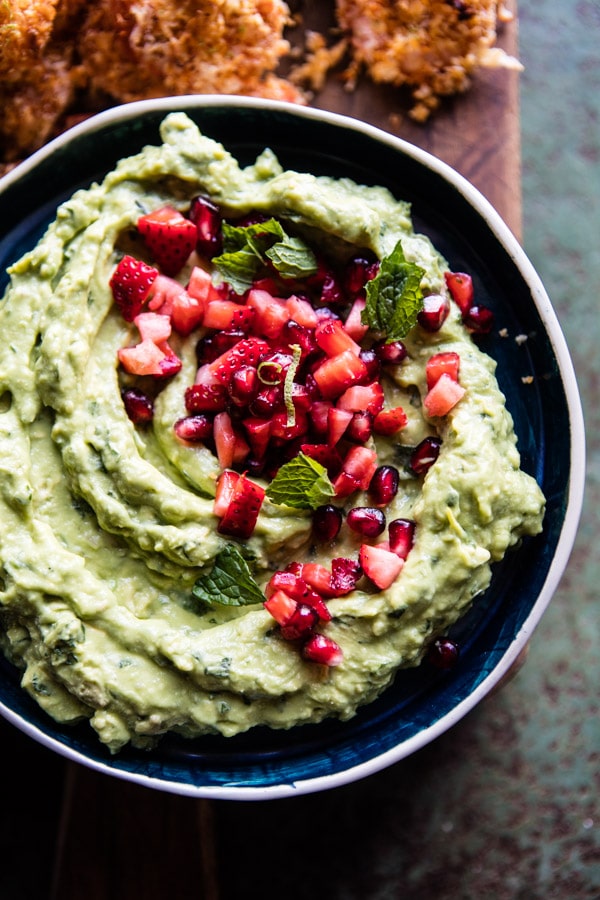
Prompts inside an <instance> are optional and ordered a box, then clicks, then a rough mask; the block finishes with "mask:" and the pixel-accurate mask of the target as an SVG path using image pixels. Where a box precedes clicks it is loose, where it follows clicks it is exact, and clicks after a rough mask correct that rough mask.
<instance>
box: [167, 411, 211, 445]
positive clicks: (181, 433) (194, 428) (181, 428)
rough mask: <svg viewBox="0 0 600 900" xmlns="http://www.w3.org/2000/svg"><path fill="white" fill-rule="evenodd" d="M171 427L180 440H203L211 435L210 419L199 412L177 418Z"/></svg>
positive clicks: (193, 441) (192, 441) (191, 441)
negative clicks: (195, 414)
mask: <svg viewBox="0 0 600 900" xmlns="http://www.w3.org/2000/svg"><path fill="white" fill-rule="evenodd" d="M173 427H174V429H175V434H176V435H177V437H178V438H179V439H180V440H182V441H188V442H190V443H196V442H197V441H205V440H206V439H207V438H209V437H212V434H213V422H212V419H209V417H208V416H204V415H201V414H200V415H197V416H185V417H184V418H183V419H178V420H177V422H175V425H174V426H173Z"/></svg>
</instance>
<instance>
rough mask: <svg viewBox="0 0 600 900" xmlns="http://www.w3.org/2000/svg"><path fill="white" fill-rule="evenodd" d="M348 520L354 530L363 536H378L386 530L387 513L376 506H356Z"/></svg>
mask: <svg viewBox="0 0 600 900" xmlns="http://www.w3.org/2000/svg"><path fill="white" fill-rule="evenodd" d="M346 521H347V522H348V525H349V527H350V528H351V529H352V531H355V532H356V533H357V534H362V535H363V537H377V536H378V535H380V534H381V533H382V532H383V531H385V514H384V513H383V511H382V510H381V509H377V507H375V506H355V507H354V508H353V509H351V510H349V512H348V515H347V518H346Z"/></svg>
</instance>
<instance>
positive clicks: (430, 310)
mask: <svg viewBox="0 0 600 900" xmlns="http://www.w3.org/2000/svg"><path fill="white" fill-rule="evenodd" d="M449 312H450V301H449V300H448V298H447V297H444V296H443V295H442V294H429V296H428V297H425V298H424V300H423V309H422V310H421V311H420V313H419V315H418V316H417V319H418V322H419V325H420V326H421V328H423V329H424V330H425V331H439V330H440V328H441V327H442V325H443V324H444V322H445V321H446V317H447V316H448V313H449Z"/></svg>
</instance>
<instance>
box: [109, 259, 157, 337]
mask: <svg viewBox="0 0 600 900" xmlns="http://www.w3.org/2000/svg"><path fill="white" fill-rule="evenodd" d="M158 274H159V273H158V269H155V268H154V266H149V265H147V263H145V262H142V261H141V260H140V259H135V257H133V256H124V257H123V259H122V260H121V261H120V262H119V264H118V265H117V267H116V269H115V271H114V272H113V274H112V277H111V279H110V282H109V284H110V288H111V290H112V294H113V298H114V301H115V303H116V305H117V306H118V308H119V310H120V312H121V315H122V316H123V318H124V319H125V321H126V322H133V320H134V319H135V317H136V316H137V315H138V314H139V313H140V312H141V310H142V307H143V305H144V303H145V302H146V300H147V299H148V295H149V293H150V290H151V288H152V285H153V284H154V281H155V280H156V278H157V276H158Z"/></svg>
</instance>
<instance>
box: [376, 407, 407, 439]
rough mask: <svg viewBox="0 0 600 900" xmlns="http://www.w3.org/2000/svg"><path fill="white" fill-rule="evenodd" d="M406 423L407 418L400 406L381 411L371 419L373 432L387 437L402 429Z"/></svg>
mask: <svg viewBox="0 0 600 900" xmlns="http://www.w3.org/2000/svg"><path fill="white" fill-rule="evenodd" d="M407 422H408V418H407V416H406V413H405V412H404V410H403V409H402V407H401V406H394V407H392V409H382V410H381V412H379V413H377V415H376V416H375V418H374V419H373V431H375V432H377V434H381V435H387V436H389V435H392V434H396V433H397V432H398V431H400V430H401V429H402V428H404V427H405V425H406V423H407Z"/></svg>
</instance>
